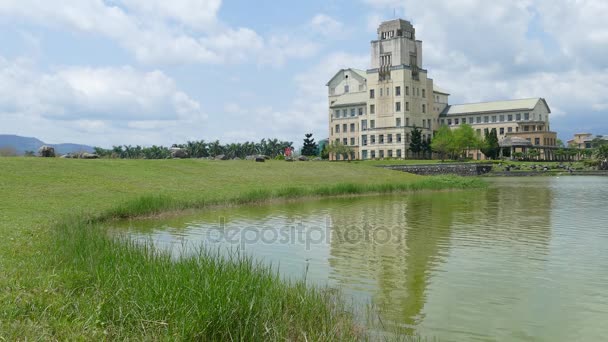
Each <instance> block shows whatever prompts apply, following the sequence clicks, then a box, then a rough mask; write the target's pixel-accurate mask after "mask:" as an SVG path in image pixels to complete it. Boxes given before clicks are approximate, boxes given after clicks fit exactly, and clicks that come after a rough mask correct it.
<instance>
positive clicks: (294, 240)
mask: <svg viewBox="0 0 608 342" xmlns="http://www.w3.org/2000/svg"><path fill="white" fill-rule="evenodd" d="M403 233H404V230H402V229H393V230H391V229H389V228H386V227H376V226H372V225H370V224H363V225H357V226H356V227H341V228H340V229H334V227H333V226H332V223H331V219H330V218H329V217H327V218H326V219H325V222H324V223H323V224H322V226H319V225H315V224H305V223H304V222H302V221H300V222H298V223H295V224H291V225H285V226H281V227H276V226H268V227H266V226H248V227H241V226H236V225H234V226H233V225H230V224H227V223H226V218H225V217H220V218H219V225H218V227H217V228H215V229H209V230H207V232H206V236H205V240H206V242H208V243H210V244H229V245H232V246H234V247H237V246H238V247H240V249H242V250H244V249H246V248H247V246H252V245H260V244H266V245H276V244H281V245H298V246H304V247H305V248H306V250H311V249H312V247H313V246H315V245H329V244H331V243H332V242H334V243H339V244H346V245H356V244H366V245H369V244H374V245H381V244H399V243H401V242H402V241H403V240H404V238H405V237H404V234H403Z"/></svg>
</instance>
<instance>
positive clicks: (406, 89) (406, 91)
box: [405, 87, 410, 96]
mask: <svg viewBox="0 0 608 342" xmlns="http://www.w3.org/2000/svg"><path fill="white" fill-rule="evenodd" d="M405 95H406V96H410V87H405Z"/></svg>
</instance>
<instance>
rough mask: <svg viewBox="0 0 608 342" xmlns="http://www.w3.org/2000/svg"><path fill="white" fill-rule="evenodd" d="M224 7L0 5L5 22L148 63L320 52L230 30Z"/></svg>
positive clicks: (300, 41) (73, 2)
mask: <svg viewBox="0 0 608 342" xmlns="http://www.w3.org/2000/svg"><path fill="white" fill-rule="evenodd" d="M220 5H221V1H220V0H206V1H195V0H179V1H161V0H115V1H108V2H104V1H101V0H66V1H63V2H62V4H61V6H58V5H57V4H56V3H53V2H52V1H44V2H40V1H37V0H19V1H17V0H6V1H3V2H1V3H0V17H2V16H4V17H6V18H10V19H11V20H19V19H21V18H23V19H27V20H29V21H31V22H33V23H36V24H39V25H42V26H55V27H59V28H62V29H65V30H69V31H81V32H86V33H92V34H100V35H102V36H104V37H107V38H109V39H111V40H113V41H116V42H118V43H119V44H120V45H122V46H123V47H124V48H125V49H126V50H127V51H129V52H130V53H132V54H133V55H134V56H135V57H136V58H137V60H138V61H140V62H143V63H148V64H165V63H168V64H179V63H212V64H225V63H242V62H249V61H253V62H254V63H257V64H268V65H276V66H281V65H283V64H284V63H285V62H286V61H287V60H288V59H290V58H306V57H310V56H311V55H313V54H315V53H316V52H317V51H318V49H319V44H318V43H315V42H313V41H312V39H311V37H308V38H306V37H305V36H307V35H305V34H304V33H305V31H303V32H302V34H298V32H293V31H292V32H291V33H293V35H285V34H270V35H269V36H267V37H262V36H260V35H259V34H258V33H256V32H255V31H254V30H252V29H249V28H244V27H230V26H227V25H225V24H223V23H221V22H220V21H219V20H218V18H217V14H218V10H219V7H220ZM18 18H19V19H18ZM326 19H327V20H329V18H326ZM334 24H336V25H337V22H334ZM294 37H295V38H294Z"/></svg>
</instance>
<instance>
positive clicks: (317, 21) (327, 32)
mask: <svg viewBox="0 0 608 342" xmlns="http://www.w3.org/2000/svg"><path fill="white" fill-rule="evenodd" d="M310 26H311V28H312V29H313V31H315V32H316V33H318V34H320V35H322V36H327V37H332V38H334V39H344V38H346V36H347V35H348V34H349V32H348V31H347V30H346V29H345V27H344V24H343V23H342V22H341V21H339V20H337V19H335V18H333V17H330V16H329V15H327V14H323V13H319V14H317V15H315V16H314V17H313V18H312V19H311V20H310Z"/></svg>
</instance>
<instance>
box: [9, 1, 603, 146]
mask: <svg viewBox="0 0 608 342" xmlns="http://www.w3.org/2000/svg"><path fill="white" fill-rule="evenodd" d="M396 17H400V18H404V19H406V20H409V21H411V22H412V23H413V25H414V27H415V28H416V35H417V39H420V40H422V41H423V58H424V60H423V67H424V68H425V69H427V70H428V72H429V77H431V78H433V79H434V81H435V84H436V85H437V86H439V87H441V88H442V89H445V90H447V91H449V92H450V93H451V94H452V95H451V97H450V103H451V104H459V103H467V102H480V101H492V100H504V99H514V98H530V97H544V98H545V99H546V100H547V102H548V104H549V107H550V108H551V110H552V115H551V129H552V130H554V131H557V132H558V136H559V138H561V139H562V140H564V141H565V140H568V139H569V138H570V137H571V135H572V134H574V133H576V132H590V133H594V134H608V120H606V116H607V115H608V24H607V23H606V18H608V1H606V0H495V1H486V0H427V1H417V0H397V1H395V0H349V1H346V0H344V1H343V0H309V1H269V0H256V1H250V0H248V1H244V0H242V1H241V0H235V1H222V0H172V1H165V0H62V1H52V0H46V1H40V0H0V134H18V135H23V136H33V137H37V138H39V139H41V140H43V141H44V142H47V143H61V142H72V143H81V144H88V145H95V146H102V147H110V146H112V145H119V144H132V145H146V146H149V145H153V144H156V145H159V144H160V145H171V144H173V143H182V142H186V141H188V140H201V139H204V140H206V141H212V140H215V139H219V140H221V141H222V142H226V143H227V142H244V141H251V140H255V141H258V140H260V139H262V138H279V139H283V140H289V141H294V142H295V145H299V144H301V141H302V139H303V138H304V134H305V133H309V132H310V133H313V134H314V136H315V137H316V138H317V140H320V139H323V138H326V137H327V136H328V124H327V120H328V109H327V89H326V86H325V84H326V83H327V81H328V80H329V79H330V78H331V77H332V76H333V75H334V74H335V73H336V72H337V71H339V70H340V69H341V68H349V67H355V68H361V69H367V68H368V66H369V65H370V56H369V55H370V54H369V43H370V41H371V40H372V39H375V38H376V28H377V26H378V25H379V23H380V22H382V21H384V20H390V19H394V18H396Z"/></svg>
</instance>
